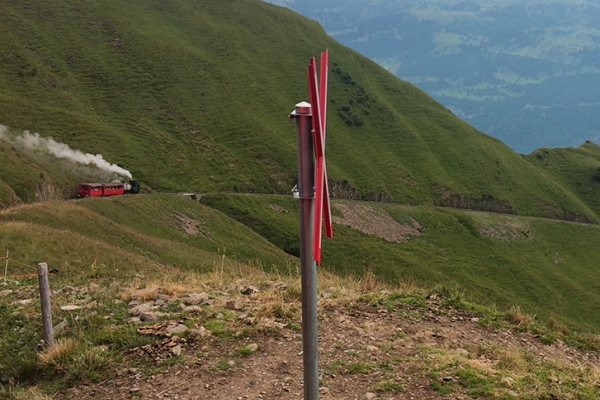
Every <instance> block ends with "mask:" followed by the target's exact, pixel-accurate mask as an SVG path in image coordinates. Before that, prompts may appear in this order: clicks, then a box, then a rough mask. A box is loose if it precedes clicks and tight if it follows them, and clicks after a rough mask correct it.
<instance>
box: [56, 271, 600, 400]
mask: <svg viewBox="0 0 600 400" xmlns="http://www.w3.org/2000/svg"><path fill="white" fill-rule="evenodd" d="M234 286H235V290H233V291H221V290H213V291H208V292H200V293H180V294H176V293H173V291H172V290H171V291H169V290H164V288H162V287H151V288H149V289H142V290H138V291H133V292H131V293H129V294H127V297H126V301H127V302H128V313H129V320H128V321H127V323H129V324H136V325H137V326H138V327H137V333H138V334H139V335H147V336H152V337H156V338H157V340H156V341H155V342H154V343H152V344H148V345H144V346H140V347H136V348H132V349H130V350H128V351H126V352H125V354H123V360H122V362H120V363H118V364H115V365H113V367H112V368H114V374H112V375H111V377H110V378H109V379H105V380H102V381H101V382H97V383H91V382H80V383H78V384H76V385H75V387H73V388H71V389H68V390H65V391H62V392H60V393H57V394H56V395H55V396H54V398H56V399H65V400H66V399H78V400H80V399H81V400H83V399H135V398H165V399H182V400H183V399H189V400H192V399H302V398H303V386H302V385H303V372H302V336H301V329H300V323H301V322H300V311H299V308H300V304H299V302H298V298H297V296H298V293H295V296H296V298H295V299H290V298H289V297H286V296H283V297H281V296H279V297H278V295H277V293H284V294H285V293H289V288H287V284H286V283H285V282H281V281H279V282H266V283H264V282H263V284H262V286H258V285H257V286H252V285H248V284H244V283H241V282H238V283H237V284H235V285H234ZM67 290H70V289H67ZM117 301H118V300H117ZM80 303H85V302H80ZM90 304H92V302H91V301H89V302H87V303H86V304H78V305H76V306H77V307H80V308H81V309H84V308H85V307H88V308H90V306H89V305H90ZM65 306H75V305H74V304H65V305H63V306H62V307H63V309H64V308H65ZM96 307H97V306H94V308H96ZM67 308H68V307H67ZM71 308H72V307H71ZM71 312H76V311H75V310H72V311H71ZM319 315H320V317H319V366H320V371H321V372H320V395H321V398H322V399H375V398H381V399H441V398H451V399H469V398H536V399H537V398H539V399H568V398H573V399H574V398H588V397H586V396H587V394H588V393H589V395H590V396H600V394H599V393H600V391H599V390H600V387H599V386H598V382H599V380H598V378H599V376H600V374H599V371H600V370H599V369H598V365H599V364H598V361H599V360H598V355H597V354H596V353H593V352H585V351H582V350H577V349H575V348H572V347H569V346H567V345H565V344H564V343H563V342H562V341H560V340H554V341H553V343H552V344H543V343H542V339H543V338H541V337H540V336H539V335H537V334H533V333H531V332H528V331H527V330H526V329H525V330H524V331H523V332H520V331H521V330H523V329H521V328H520V327H519V326H518V324H517V325H515V324H512V325H510V324H505V326H497V327H493V326H492V325H494V324H490V323H485V321H484V319H485V318H486V317H485V316H482V315H480V314H476V313H474V312H473V311H465V310H460V309H454V308H452V307H449V306H447V305H446V301H445V300H443V299H438V298H437V295H436V294H433V295H429V296H427V297H425V296H424V295H423V296H421V295H414V294H408V293H403V294H397V293H396V294H394V293H389V292H387V291H386V290H383V291H380V290H378V291H377V292H376V293H374V294H373V293H372V292H371V293H369V294H366V295H365V294H364V293H363V294H361V293H359V292H356V291H353V290H345V289H338V288H329V289H327V290H324V291H322V292H321V294H320V301H319ZM495 325H498V324H495ZM589 398H594V397H589Z"/></svg>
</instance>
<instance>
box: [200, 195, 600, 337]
mask: <svg viewBox="0 0 600 400" xmlns="http://www.w3.org/2000/svg"><path fill="white" fill-rule="evenodd" d="M202 203H204V204H207V205H210V206H211V207H214V208H216V209H218V210H221V211H222V212H224V213H226V214H227V215H229V216H231V217H232V218H234V219H236V220H238V221H240V222H242V223H244V224H246V225H247V226H248V227H250V228H251V229H253V230H254V231H256V232H257V233H259V234H261V235H263V236H265V237H266V238H267V239H268V240H269V241H270V242H271V243H273V244H275V245H277V246H278V247H280V248H281V249H282V250H284V251H288V252H290V253H292V254H293V253H294V251H295V250H294V248H293V247H292V244H293V243H297V233H295V232H297V229H298V228H297V226H298V214H297V212H298V211H297V208H294V207H297V204H296V203H294V202H293V199H291V198H289V199H288V198H287V197H279V196H271V197H269V196H260V197H251V196H246V195H207V196H205V197H204V198H203V199H202ZM275 203H276V204H279V205H280V206H281V207H283V208H285V209H287V210H289V211H290V212H288V213H281V212H278V211H276V210H274V209H273V208H271V207H270V204H275ZM336 204H337V203H336V202H334V206H333V207H334V209H335V205H336ZM343 204H344V205H346V206H352V204H353V203H351V202H343ZM361 206H363V205H361ZM368 207H372V208H375V209H377V210H380V211H383V212H385V213H386V214H389V215H390V216H391V217H392V218H393V219H394V220H395V221H398V222H399V223H403V222H404V221H410V220H411V219H415V220H416V221H418V222H419V224H420V225H421V226H422V234H421V236H419V237H415V238H413V239H411V240H409V241H407V242H406V243H401V244H397V243H390V242H387V241H385V240H383V239H382V238H380V237H377V236H374V235H367V234H364V233H361V232H359V231H358V230H356V229H353V228H351V227H348V226H342V225H339V224H336V225H335V235H334V238H333V239H330V240H329V239H324V241H323V268H324V269H327V270H329V271H332V272H335V273H338V274H341V275H351V276H354V277H357V278H360V279H361V281H362V282H363V284H364V285H365V288H368V287H369V286H371V285H372V282H371V281H372V280H373V279H381V280H384V281H386V282H388V283H392V284H398V285H403V284H406V285H409V286H410V285H411V284H414V283H417V284H418V286H428V287H430V288H431V290H432V293H436V295H440V296H443V297H444V298H445V299H446V301H447V302H448V303H449V304H450V305H457V304H460V303H461V300H463V298H464V296H465V294H464V291H465V290H468V293H469V298H470V299H471V300H476V301H477V302H480V303H481V302H483V303H485V304H488V305H492V304H496V306H498V307H499V308H500V309H503V310H505V311H508V310H509V309H510V307H515V309H514V310H513V311H515V312H514V313H512V317H513V318H519V315H518V314H519V313H518V312H517V311H518V310H519V308H520V310H521V311H522V312H523V313H525V314H528V315H537V316H538V317H539V318H540V319H541V320H548V319H549V318H550V317H552V316H553V318H554V319H555V320H556V318H558V320H559V321H560V322H561V323H562V324H566V326H567V327H569V328H572V329H575V330H582V331H587V330H593V331H598V329H599V328H598V325H597V322H596V318H595V316H594V314H595V313H594V311H593V309H594V307H596V306H595V305H593V304H600V298H599V297H598V296H597V295H596V291H595V289H594V288H596V287H597V286H598V285H600V282H599V281H598V280H597V279H596V276H595V274H594V273H593V271H592V270H591V269H590V266H591V265H594V262H595V261H594V260H595V259H596V258H597V257H599V256H600V255H598V254H597V251H596V248H597V246H595V244H594V243H595V242H596V241H597V240H600V230H599V229H598V228H597V227H596V226H593V225H578V224H572V223H564V222H559V221H551V220H543V219H532V218H525V217H518V216H510V215H507V216H502V215H495V214H489V213H479V212H475V213H473V212H466V211H460V210H454V209H452V210H450V209H445V208H432V207H410V206H400V205H389V204H387V205H386V204H375V203H370V204H369V205H368ZM251 221H261V224H253V223H252V222H251ZM402 301H406V302H409V301H411V299H404V300H402Z"/></svg>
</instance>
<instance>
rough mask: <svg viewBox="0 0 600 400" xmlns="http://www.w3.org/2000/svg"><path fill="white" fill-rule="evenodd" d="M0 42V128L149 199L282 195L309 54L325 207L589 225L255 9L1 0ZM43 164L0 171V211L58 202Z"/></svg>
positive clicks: (283, 18) (437, 111) (553, 189)
mask: <svg viewBox="0 0 600 400" xmlns="http://www.w3.org/2000/svg"><path fill="white" fill-rule="evenodd" d="M0 36H1V37H2V41H0V60H2V62H0V124H4V125H7V126H9V127H10V128H11V130H12V132H13V134H16V133H18V132H20V131H21V130H24V129H29V130H32V131H35V132H39V133H40V134H41V135H42V136H52V137H54V138H55V139H56V140H58V141H60V142H64V143H67V144H69V145H70V146H71V147H72V148H75V149H79V150H82V151H84V152H90V153H92V154H96V153H101V154H103V155H104V157H105V158H106V159H107V160H108V161H109V162H111V163H115V164H118V165H120V166H122V167H124V168H126V169H128V170H130V171H132V173H133V175H134V178H136V179H139V180H141V181H142V182H143V184H144V185H145V186H146V187H151V188H153V189H155V190H159V191H197V192H212V191H234V192H258V193H287V192H288V191H289V189H290V188H291V187H292V186H293V185H294V182H295V177H296V172H295V170H296V156H295V153H296V141H295V128H294V126H293V125H292V124H289V123H288V122H287V118H286V117H287V114H288V113H289V112H290V111H291V110H292V109H293V107H294V104H295V103H297V102H299V101H301V100H306V99H307V97H308V95H307V88H306V64H307V62H308V59H309V57H310V56H311V55H313V54H318V53H319V52H320V51H322V50H324V49H325V48H329V49H330V54H331V57H330V60H331V65H330V72H329V76H330V87H329V104H328V107H329V117H328V124H329V127H328V133H329V136H328V162H329V164H328V166H329V174H330V179H331V187H332V190H333V194H334V196H336V197H338V198H352V199H365V200H384V201H394V202H402V203H410V204H436V205H448V206H454V207H466V208H472V209H480V210H493V211H500V212H512V213H519V214H526V215H539V216H545V217H556V218H566V219H578V220H593V221H598V215H597V214H596V213H595V212H594V210H592V209H590V208H589V206H588V205H587V204H586V203H585V202H584V201H582V200H581V199H580V198H578V197H577V195H576V194H575V193H574V192H572V191H571V190H569V188H567V187H564V185H562V184H561V183H560V182H555V181H553V180H552V179H551V178H549V177H548V176H546V175H545V174H544V173H540V172H539V171H538V170H537V169H536V168H535V167H533V166H532V165H531V164H530V163H529V162H527V160H525V159H524V158H522V157H521V156H519V155H518V154H516V153H514V152H513V151H511V150H510V149H509V148H508V147H506V146H505V145H504V144H502V143H501V142H499V141H498V140H495V139H493V138H491V137H488V136H486V135H483V134H481V133H480V132H478V131H476V130H475V129H473V128H472V127H470V126H468V125H467V124H466V123H465V122H463V121H461V120H460V119H458V118H456V117H455V116H454V115H452V114H451V113H450V112H449V111H448V110H447V109H446V108H445V107H443V106H442V105H440V104H439V103H436V102H435V101H434V100H433V99H431V98H430V97H429V96H427V95H426V94H425V93H423V92H422V91H420V90H418V89H417V88H415V87H413V86H412V85H410V84H407V83H405V82H402V81H400V80H398V79H397V78H395V77H394V76H393V75H392V74H390V73H388V72H387V71H385V70H384V69H383V68H381V67H379V66H377V65H376V64H375V63H373V62H371V61H369V60H367V59H366V58H364V57H362V56H360V55H358V54H357V53H355V52H353V51H351V50H349V49H347V48H345V47H343V46H341V45H340V44H338V43H337V42H335V41H334V40H333V39H331V38H330V37H328V36H327V35H326V34H325V32H324V31H323V29H322V28H321V27H320V26H319V25H318V24H317V23H316V22H314V21H310V20H307V19H305V18H303V17H300V16H299V15H297V14H295V13H293V12H291V11H289V10H286V9H284V8H280V7H276V6H273V5H270V4H265V3H263V2H261V1H259V0H236V1H229V2H214V1H196V2H192V1H188V0H176V1H171V2H168V3H164V2H160V1H141V0H137V1H136V0H131V1H123V0H107V1H104V2H102V3H91V2H83V1H78V0H65V1H60V2H59V1H55V0H52V1H41V0H30V1H27V2H25V3H23V2H22V1H4V2H2V3H1V4H0ZM15 168H16V169H18V170H19V174H15V173H14V171H13V170H14V169H15ZM48 168H49V167H45V166H40V165H39V163H38V162H37V161H31V160H30V159H27V160H24V159H21V158H19V159H15V160H13V161H12V162H11V163H10V165H8V164H7V162H6V161H3V162H2V164H0V196H2V197H0V199H1V200H0V203H2V204H10V203H14V202H15V201H17V199H15V195H16V196H17V197H18V198H19V199H20V200H22V201H31V200H32V199H34V198H35V190H37V187H38V186H39V185H40V182H41V183H47V182H45V180H50V184H51V185H54V186H56V187H57V189H55V192H56V193H63V194H64V195H65V196H67V195H68V194H69V193H72V182H73V180H65V179H64V178H63V176H62V175H60V174H58V175H56V174H53V173H47V172H46V171H47V170H48ZM40 169H41V171H40ZM42 174H43V175H44V178H42V177H41V175H42ZM82 179H83V177H82ZM21 181H23V182H25V183H24V184H20V183H19V182H21ZM1 182H3V183H1ZM11 189H12V190H11ZM13 192H14V193H13ZM56 197H60V196H56Z"/></svg>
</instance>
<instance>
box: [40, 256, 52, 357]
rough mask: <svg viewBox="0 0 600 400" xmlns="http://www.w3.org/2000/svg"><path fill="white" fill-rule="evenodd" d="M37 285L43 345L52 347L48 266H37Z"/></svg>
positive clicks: (44, 264) (42, 264)
mask: <svg viewBox="0 0 600 400" xmlns="http://www.w3.org/2000/svg"><path fill="white" fill-rule="evenodd" d="M38 283H39V284H40V300H41V302H42V327H43V329H44V343H45V344H46V347H48V348H49V347H53V346H54V334H53V332H52V310H51V308H50V285H49V284H48V265H47V264H46V263H39V264H38Z"/></svg>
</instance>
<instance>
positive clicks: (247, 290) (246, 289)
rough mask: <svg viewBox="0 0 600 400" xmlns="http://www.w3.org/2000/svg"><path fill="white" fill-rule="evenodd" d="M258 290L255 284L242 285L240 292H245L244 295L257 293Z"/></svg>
mask: <svg viewBox="0 0 600 400" xmlns="http://www.w3.org/2000/svg"><path fill="white" fill-rule="evenodd" d="M259 291H260V290H258V288H257V287H256V286H252V285H244V286H242V287H241V289H240V293H242V294H245V295H250V294H254V293H258V292H259Z"/></svg>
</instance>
